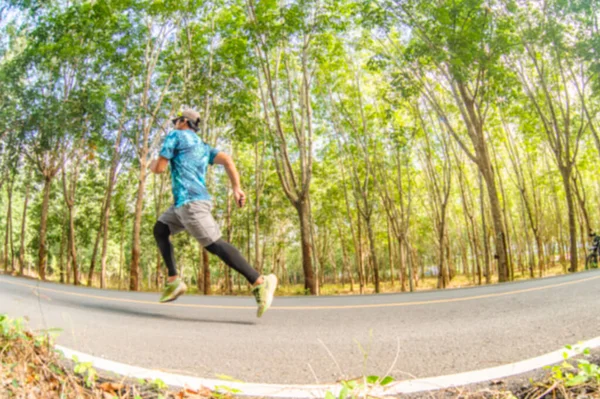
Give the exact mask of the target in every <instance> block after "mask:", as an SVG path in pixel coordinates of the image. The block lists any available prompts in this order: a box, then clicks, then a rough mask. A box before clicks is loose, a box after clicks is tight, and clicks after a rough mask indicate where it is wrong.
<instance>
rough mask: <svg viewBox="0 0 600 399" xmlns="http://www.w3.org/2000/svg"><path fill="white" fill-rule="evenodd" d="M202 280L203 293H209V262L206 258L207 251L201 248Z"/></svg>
mask: <svg viewBox="0 0 600 399" xmlns="http://www.w3.org/2000/svg"><path fill="white" fill-rule="evenodd" d="M202 274H203V278H202V281H203V282H204V289H203V291H204V295H210V293H211V292H210V262H209V258H208V251H207V250H206V249H204V248H203V249H202Z"/></svg>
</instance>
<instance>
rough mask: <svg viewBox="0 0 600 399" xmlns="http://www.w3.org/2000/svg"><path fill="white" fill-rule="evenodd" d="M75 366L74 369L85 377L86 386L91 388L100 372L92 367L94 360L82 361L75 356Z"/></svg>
mask: <svg viewBox="0 0 600 399" xmlns="http://www.w3.org/2000/svg"><path fill="white" fill-rule="evenodd" d="M73 361H74V362H75V367H74V369H73V371H74V372H75V374H79V375H80V376H82V377H83V380H84V382H85V386H86V387H88V388H91V387H92V386H94V384H95V383H96V380H97V379H98V372H97V371H96V369H95V368H94V367H92V362H80V361H79V358H78V357H77V356H73Z"/></svg>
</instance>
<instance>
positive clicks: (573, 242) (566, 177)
mask: <svg viewBox="0 0 600 399" xmlns="http://www.w3.org/2000/svg"><path fill="white" fill-rule="evenodd" d="M571 173H572V169H571V168H561V176H562V178H563V185H564V188H565V196H566V197H567V208H568V212H569V239H570V247H571V248H570V250H571V267H570V268H569V271H570V272H576V271H577V226H576V221H575V204H574V203H573V192H572V186H571Z"/></svg>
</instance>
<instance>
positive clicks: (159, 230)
mask: <svg viewBox="0 0 600 399" xmlns="http://www.w3.org/2000/svg"><path fill="white" fill-rule="evenodd" d="M170 234H171V230H170V229H169V225H167V224H164V223H163V222H156V224H154V238H155V239H156V241H160V240H165V239H166V240H168V239H169V235H170Z"/></svg>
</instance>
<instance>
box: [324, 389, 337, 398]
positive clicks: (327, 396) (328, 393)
mask: <svg viewBox="0 0 600 399" xmlns="http://www.w3.org/2000/svg"><path fill="white" fill-rule="evenodd" d="M325 399H335V396H334V395H333V394H332V393H331V392H329V391H327V393H326V394H325Z"/></svg>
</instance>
